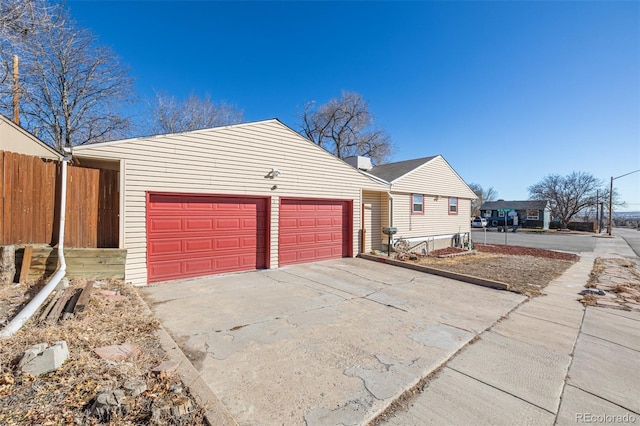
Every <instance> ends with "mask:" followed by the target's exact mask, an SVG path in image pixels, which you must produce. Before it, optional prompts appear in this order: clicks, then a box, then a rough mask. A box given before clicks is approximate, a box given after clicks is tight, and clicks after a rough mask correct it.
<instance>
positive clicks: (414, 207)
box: [411, 194, 424, 214]
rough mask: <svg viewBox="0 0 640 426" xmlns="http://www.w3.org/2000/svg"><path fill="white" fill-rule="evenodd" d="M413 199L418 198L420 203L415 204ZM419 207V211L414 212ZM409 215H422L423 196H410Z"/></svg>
mask: <svg viewBox="0 0 640 426" xmlns="http://www.w3.org/2000/svg"><path fill="white" fill-rule="evenodd" d="M415 197H420V202H419V203H416V202H415V201H416V200H415ZM417 205H419V206H420V210H416V206H417ZM411 214H424V195H422V194H411Z"/></svg>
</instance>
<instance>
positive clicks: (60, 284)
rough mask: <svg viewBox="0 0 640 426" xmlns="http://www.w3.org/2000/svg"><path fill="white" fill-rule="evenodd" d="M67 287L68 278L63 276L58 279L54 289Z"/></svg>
mask: <svg viewBox="0 0 640 426" xmlns="http://www.w3.org/2000/svg"><path fill="white" fill-rule="evenodd" d="M67 287H69V278H67V277H64V278H62V279H61V280H60V282H59V283H58V285H57V286H56V288H55V290H64V289H65V288H67Z"/></svg>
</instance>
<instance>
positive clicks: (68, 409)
mask: <svg viewBox="0 0 640 426" xmlns="http://www.w3.org/2000/svg"><path fill="white" fill-rule="evenodd" d="M84 285H85V283H84V281H82V280H76V281H74V282H72V286H74V287H78V288H81V287H84ZM105 289H109V290H115V291H117V292H119V293H120V294H122V295H124V296H127V297H126V299H125V300H119V301H113V300H109V299H108V298H106V297H104V296H102V295H101V293H100V290H105ZM25 292H26V293H27V294H28V293H29V289H27V288H25V287H20V286H17V285H16V286H9V287H7V288H4V289H2V292H1V293H0V300H1V302H0V303H2V304H3V307H4V308H6V309H9V311H10V312H14V311H17V307H18V306H20V305H23V304H24V303H23V302H24V301H25V300H26V299H27V298H28V297H20V295H21V293H25ZM45 306H46V304H45ZM37 315H38V314H36V316H34V318H37ZM157 329H158V322H157V321H156V320H155V319H154V318H153V316H151V315H149V314H148V313H147V311H145V306H144V304H143V303H142V302H141V301H140V298H139V297H138V295H137V293H136V289H135V288H133V287H131V286H128V285H125V284H123V283H121V282H115V281H114V282H110V283H108V284H107V285H104V286H101V287H99V288H94V289H93V292H92V294H91V299H90V302H89V304H88V305H87V308H86V309H85V311H84V312H83V313H81V314H79V315H77V316H76V317H75V318H73V319H70V320H65V321H61V322H59V323H56V324H41V325H39V324H37V323H36V321H35V320H34V319H32V320H30V321H29V322H27V324H25V326H24V327H23V328H22V329H21V330H20V331H19V332H18V333H17V334H16V335H14V336H13V337H11V338H9V339H6V340H3V341H2V346H1V348H0V424H6V425H13V424H24V425H32V424H43V425H54V424H55V425H57V424H101V422H100V421H99V419H97V418H95V417H93V416H92V415H91V414H90V413H89V410H88V408H89V406H90V405H91V403H92V400H93V399H94V398H95V396H96V395H97V393H98V392H100V391H101V390H108V389H117V388H120V387H122V385H123V384H124V383H125V382H126V381H128V380H131V379H139V380H143V381H145V382H146V384H147V391H146V392H144V393H142V394H141V395H140V396H138V397H136V398H133V397H131V399H130V410H129V412H128V413H122V414H120V415H115V416H113V417H112V418H111V421H110V422H109V423H108V424H117V425H134V424H153V423H158V424H200V423H201V422H202V410H200V409H196V410H194V412H192V413H190V414H188V415H185V416H182V417H173V418H170V417H165V418H164V419H158V418H155V419H153V418H152V410H153V408H154V407H157V406H159V405H161V404H165V405H166V404H167V401H169V400H171V399H175V398H184V397H185V396H186V397H188V394H187V393H186V390H183V391H181V392H178V391H177V390H178V389H184V386H181V383H180V380H179V378H178V377H175V376H174V377H169V378H166V377H158V376H156V375H151V373H150V370H151V369H152V368H153V367H155V366H157V365H158V364H159V363H160V362H162V361H163V360H165V359H166V355H165V353H164V352H163V350H162V349H161V347H160V345H159V343H158V341H157V338H156V337H155V334H154V331H155V330H157ZM59 340H64V341H66V342H67V345H68V347H69V353H70V357H69V359H67V361H66V362H65V363H64V364H63V365H62V367H61V368H59V369H58V370H57V371H55V372H52V373H48V374H44V375H41V376H39V377H34V376H31V375H29V374H27V373H23V372H22V371H21V370H20V369H19V368H18V366H17V364H18V362H19V361H20V359H21V357H22V355H23V353H24V351H25V350H27V349H28V348H29V347H31V346H32V345H34V344H37V343H42V342H44V343H47V344H49V345H50V344H52V343H54V342H56V341H59ZM124 342H129V343H132V344H135V345H137V346H138V347H139V348H140V350H141V355H139V356H137V357H135V359H130V360H128V361H127V362H111V361H105V360H102V359H100V358H99V357H98V356H97V355H96V354H95V353H94V352H93V350H94V349H95V348H97V347H100V346H108V345H116V344H122V343H124ZM172 389H173V390H174V391H173V392H172ZM193 406H194V407H195V403H194V404H193ZM105 424H107V423H105Z"/></svg>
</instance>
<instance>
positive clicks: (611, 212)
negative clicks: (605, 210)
mask: <svg viewBox="0 0 640 426" xmlns="http://www.w3.org/2000/svg"><path fill="white" fill-rule="evenodd" d="M612 226H613V176H611V185H610V186H609V236H611V231H612V229H611V228H612Z"/></svg>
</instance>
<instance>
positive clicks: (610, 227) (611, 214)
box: [609, 169, 640, 236]
mask: <svg viewBox="0 0 640 426" xmlns="http://www.w3.org/2000/svg"><path fill="white" fill-rule="evenodd" d="M638 172H640V169H638V170H634V171H632V172H629V173H625V174H623V175H620V176H616V177H613V176H611V186H610V187H609V236H611V231H612V227H613V181H614V180H615V179H620V178H621V177H625V176H629V175H631V174H633V173H638Z"/></svg>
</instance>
